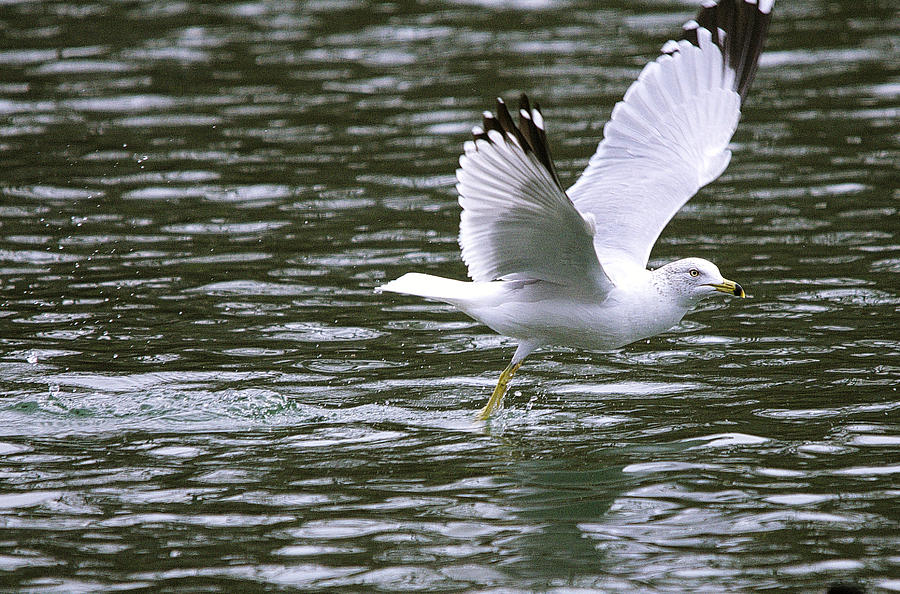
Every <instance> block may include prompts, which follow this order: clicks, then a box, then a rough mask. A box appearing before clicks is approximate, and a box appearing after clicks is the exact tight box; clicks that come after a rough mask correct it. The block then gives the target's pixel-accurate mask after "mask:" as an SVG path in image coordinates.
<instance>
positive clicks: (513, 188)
mask: <svg viewBox="0 0 900 594" xmlns="http://www.w3.org/2000/svg"><path fill="white" fill-rule="evenodd" d="M519 107H520V108H519V124H518V126H517V125H516V124H514V123H513V120H512V118H511V117H510V115H509V111H508V110H507V108H506V105H505V104H504V103H503V100H502V99H498V100H497V115H496V116H494V115H493V114H491V113H490V112H485V113H484V123H483V127H476V128H475V129H474V130H473V134H474V136H475V138H474V140H471V141H469V142H466V143H465V145H464V150H465V154H463V155H462V156H461V157H460V159H459V164H460V168H459V169H457V170H456V178H457V180H458V182H459V183H458V184H457V185H456V189H457V191H458V192H459V204H460V206H462V209H463V210H462V215H461V217H460V224H459V245H460V247H461V248H462V258H463V261H464V262H465V263H466V266H467V267H468V269H469V276H470V277H471V278H472V280H475V281H492V280H497V279H505V280H511V279H534V280H544V281H549V282H552V283H557V284H561V285H569V286H581V287H584V288H587V289H591V290H593V291H595V292H600V293H603V294H605V293H606V292H607V291H608V290H609V289H610V288H611V286H612V285H611V283H610V281H609V279H608V278H607V276H606V274H605V273H604V272H603V268H602V267H601V266H600V262H599V261H598V260H597V255H596V253H595V251H594V246H593V236H594V230H593V223H592V219H593V217H592V216H591V215H586V216H582V215H581V214H580V213H579V212H578V211H577V210H576V209H575V206H574V205H573V204H572V201H571V200H569V198H568V196H566V193H565V191H564V190H563V188H562V186H561V185H560V183H559V178H558V177H557V175H556V171H555V169H554V167H553V162H552V160H551V159H550V151H549V150H548V147H547V137H546V133H545V131H544V119H543V116H542V115H541V111H540V108H539V107H538V106H537V105H535V107H534V108H532V107H531V106H530V104H529V102H528V98H527V97H526V96H525V95H522V97H521V103H520V106H519Z"/></svg>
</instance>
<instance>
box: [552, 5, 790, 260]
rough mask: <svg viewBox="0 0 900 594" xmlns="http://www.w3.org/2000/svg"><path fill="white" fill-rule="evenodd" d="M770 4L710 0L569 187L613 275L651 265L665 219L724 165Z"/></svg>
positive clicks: (653, 66) (642, 82)
mask: <svg viewBox="0 0 900 594" xmlns="http://www.w3.org/2000/svg"><path fill="white" fill-rule="evenodd" d="M773 3H774V0H759V3H757V2H756V0H721V1H720V2H718V3H715V2H711V1H707V2H704V4H703V7H702V9H701V10H700V12H699V14H698V15H697V18H696V19H695V20H692V21H689V22H688V23H686V24H685V25H684V39H682V40H681V41H678V42H675V41H669V42H668V43H666V44H665V45H664V46H663V48H662V52H663V55H661V56H660V57H659V58H658V59H657V60H655V61H653V62H650V63H649V64H647V66H646V67H645V68H644V69H643V71H642V72H641V74H640V76H639V77H638V79H637V81H635V82H634V83H633V84H632V85H631V87H630V88H629V89H628V92H626V93H625V97H624V99H623V100H622V101H620V102H619V103H618V104H616V106H615V108H614V109H613V111H612V115H611V117H610V120H609V122H608V123H607V124H606V126H605V127H604V131H603V135H604V138H603V140H602V141H601V142H600V145H599V146H598V147H597V152H596V153H595V154H594V155H593V157H591V160H590V162H589V163H588V167H587V169H586V170H585V171H584V173H582V175H581V177H580V178H579V179H578V181H577V182H576V183H575V185H573V186H572V187H571V188H569V192H568V194H569V196H570V197H571V199H572V202H573V203H574V204H575V207H576V208H577V209H578V210H579V211H580V212H581V213H584V214H593V215H594V217H595V219H596V231H597V232H596V235H595V236H594V246H595V248H596V250H597V255H598V257H599V259H600V261H601V262H602V263H603V265H604V266H605V267H606V269H607V271H608V272H613V273H614V269H615V268H616V267H617V266H619V265H626V266H632V265H637V266H640V267H641V268H645V267H646V265H647V260H648V259H649V257H650V250H651V249H652V248H653V244H654V243H656V240H657V238H658V237H659V234H660V233H661V232H662V230H663V228H664V227H665V226H666V225H667V224H668V222H669V220H671V218H672V217H673V216H675V213H676V212H678V209H680V208H681V207H682V206H683V205H684V204H685V203H686V202H687V201H688V200H689V199H690V198H691V196H693V195H694V194H695V193H696V192H697V190H699V189H700V188H701V187H703V186H705V185H706V184H708V183H709V182H711V181H713V180H714V179H716V178H717V177H719V175H721V173H722V172H723V171H724V170H725V167H727V165H728V162H729V160H730V159H731V151H729V150H728V149H727V146H728V143H729V141H730V140H731V137H732V135H733V134H734V130H735V128H736V127H737V123H738V119H739V118H740V109H741V101H742V100H743V98H744V97H745V96H746V94H747V91H748V90H749V88H750V83H751V82H752V81H753V77H754V75H755V73H756V68H757V62H758V60H759V55H760V53H761V52H762V46H763V41H764V39H765V35H766V31H767V29H768V26H769V20H770V18H771V10H772V5H773Z"/></svg>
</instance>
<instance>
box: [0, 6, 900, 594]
mask: <svg viewBox="0 0 900 594" xmlns="http://www.w3.org/2000/svg"><path fill="white" fill-rule="evenodd" d="M890 4H891V3H889V2H879V1H868V2H851V1H844V2H836V1H830V2H825V1H814V0H807V1H802V2H801V1H797V2H782V3H779V5H778V6H777V7H776V10H777V12H776V16H775V19H774V22H773V24H772V29H771V36H770V40H769V43H768V50H767V53H766V54H765V56H764V58H763V63H762V66H761V69H760V72H759V75H758V78H757V82H756V84H755V87H754V89H753V91H752V92H751V95H750V98H749V100H748V102H747V104H746V106H745V109H744V115H743V119H742V122H741V125H740V127H739V129H738V131H737V134H736V136H735V139H734V144H733V147H732V148H733V151H734V157H733V159H732V163H731V166H730V167H729V169H728V170H727V171H726V173H725V174H724V175H723V176H722V178H720V180H719V181H717V182H716V183H715V184H713V185H711V186H709V187H707V188H706V189H704V190H702V191H701V193H700V195H699V196H698V197H697V198H695V199H694V200H693V201H692V202H691V203H689V204H688V206H687V207H686V208H685V209H684V210H683V211H682V212H681V213H679V215H678V216H677V217H676V219H675V220H674V221H673V222H672V224H671V225H670V226H669V227H668V228H667V229H666V231H665V232H664V233H663V236H662V237H661V239H660V242H659V243H658V245H657V247H656V249H655V250H654V253H653V256H652V261H651V264H652V265H654V266H656V265H660V264H663V263H665V262H668V261H670V260H673V259H676V258H680V257H684V256H688V255H694V256H701V257H705V258H708V259H711V260H713V261H715V262H716V263H717V264H718V265H719V267H720V268H721V269H722V270H723V272H724V273H725V274H726V276H728V277H729V278H733V279H735V280H737V281H739V282H740V283H741V284H742V285H743V286H744V287H745V288H747V290H748V292H749V293H750V294H751V296H752V299H747V300H742V301H737V300H731V301H728V302H726V301H725V300H722V301H715V302H710V303H708V304H706V305H704V307H702V308H701V309H700V310H699V311H697V312H695V313H694V314H692V315H690V316H689V317H688V318H687V319H686V320H685V321H684V323H683V324H682V325H680V326H679V327H678V328H676V329H674V330H673V331H672V332H670V333H668V334H665V335H663V336H660V337H657V338H654V339H652V340H650V341H646V342H641V343H639V344H636V345H632V346H629V347H627V348H624V349H621V350H619V351H615V352H612V353H587V352H581V351H575V350H571V349H555V350H548V351H543V352H541V353H539V354H537V355H535V356H533V357H532V358H530V359H529V361H528V363H527V364H526V365H525V366H524V367H523V368H522V369H521V370H520V372H519V373H518V374H517V376H516V378H515V383H514V386H513V390H512V391H511V393H510V395H509V396H508V399H507V407H506V408H505V409H504V411H503V412H502V413H501V414H500V415H498V417H497V418H496V419H494V420H493V421H492V422H491V423H490V424H489V425H483V424H479V423H476V422H474V421H473V413H474V412H475V411H476V410H477V409H478V408H479V407H480V406H482V405H483V403H484V402H485V400H486V398H487V396H488V394H489V392H490V389H491V387H492V385H493V383H494V382H495V381H496V377H497V375H498V373H499V371H500V370H501V369H502V368H503V367H504V365H505V364H506V362H507V360H508V358H509V357H510V356H511V355H512V350H513V349H512V347H513V344H512V343H511V342H510V341H508V340H506V339H503V338H500V337H497V336H495V335H494V334H493V333H491V332H490V331H489V330H488V329H486V328H484V327H483V326H480V325H478V324H477V323H475V322H473V321H471V320H469V319H467V318H466V317H464V316H463V315H461V314H459V313H457V312H455V311H453V310H452V309H451V308H449V307H446V306H443V305H440V304H434V303H428V302H424V301H420V300H416V299H412V298H406V297H400V296H393V295H375V294H373V292H372V288H373V287H374V286H376V285H377V284H380V283H381V282H383V281H385V280H388V279H391V278H394V277H396V276H399V275H400V274H402V273H404V272H407V271H419V272H429V273H433V274H440V275H444V276H451V277H456V278H464V277H465V268H464V266H463V264H462V263H461V261H460V259H459V249H458V246H457V244H456V234H457V230H458V221H459V208H458V206H457V204H456V201H455V191H454V188H453V184H454V177H453V174H454V170H455V167H456V161H457V158H458V155H459V153H460V150H461V145H462V142H463V141H464V140H466V139H467V138H468V134H469V130H470V128H471V126H472V125H474V124H475V123H477V122H478V119H479V114H480V112H481V111H482V110H483V109H485V108H488V107H490V106H491V104H492V102H493V98H494V97H496V96H498V95H502V96H504V97H506V98H507V99H509V100H513V99H514V97H515V96H517V95H518V93H519V92H522V91H525V92H528V93H529V94H531V95H532V96H533V97H534V98H536V99H537V100H538V101H539V102H540V103H541V105H542V106H543V108H544V114H545V118H546V120H547V125H548V128H549V134H550V140H551V145H552V149H553V151H554V154H555V156H556V159H557V164H558V168H559V171H560V175H561V177H562V178H563V180H564V183H566V182H568V183H571V182H572V181H574V179H575V177H576V176H577V174H578V173H579V172H580V171H581V169H582V168H583V167H584V166H585V164H586V161H587V158H588V157H589V156H590V154H591V153H592V152H593V150H594V148H595V146H596V143H597V141H598V140H599V138H600V135H601V132H602V125H603V123H604V122H605V120H606V118H607V117H608V115H609V112H610V110H611V108H612V106H613V104H614V103H615V101H617V100H618V99H619V98H621V96H622V94H623V93H624V91H625V89H626V88H627V86H628V84H629V83H630V82H631V80H633V79H634V77H635V76H636V75H637V73H638V71H639V69H640V67H641V66H642V65H643V64H644V63H645V62H646V61H647V60H648V59H649V58H650V57H653V56H655V55H656V52H657V51H658V49H659V47H660V46H661V45H662V43H663V42H664V41H665V40H666V39H667V38H668V37H669V36H670V35H672V34H673V32H675V31H677V30H678V27H679V26H680V24H681V23H682V22H683V21H684V20H686V19H687V18H689V17H690V16H691V15H692V13H693V11H694V3H693V2H668V1H659V0H654V1H647V2H624V1H622V2H608V3H603V4H602V6H600V7H597V6H595V5H594V3H590V2H581V1H572V2H553V3H551V2H542V1H510V2H499V1H498V2H495V1H473V2H465V1H462V2H437V1H431V0H429V1H425V2H418V3H412V2H396V3H380V2H356V1H343V0H321V1H315V2H286V3H285V2H266V1H260V2H256V1H252V0H251V1H249V2H242V3H218V2H208V3H203V2H193V1H185V2H130V3H118V2H96V3H90V4H82V3H65V2H41V3H37V2H24V1H23V2H17V1H15V0H13V1H10V2H5V3H4V4H3V6H2V7H0V23H2V28H3V36H4V39H5V43H4V46H3V48H2V49H0V116H2V117H0V132H2V134H0V157H2V159H0V291H2V292H0V303H2V307H0V393H2V396H0V527H2V533H0V535H2V538H0V584H2V587H3V588H8V589H21V590H25V591H66V592H71V591H103V590H114V589H116V590H117V589H140V588H148V589H153V590H163V591H172V590H179V591H182V590H188V589H195V590H203V591H215V590H225V591H234V590H237V589H270V590H276V589H315V590H327V589H335V590H353V591H360V590H441V591H447V590H471V589H490V588H501V589H504V588H505V589H514V590H516V589H518V590H525V589H554V588H559V589H572V588H587V589H597V590H603V591H636V590H640V591H654V590H658V591H684V590H705V591H721V590H725V591H760V590H780V589H783V590H786V591H797V590H800V591H822V590H823V589H824V588H825V586H827V585H828V584H831V583H835V582H839V581H852V582H857V583H861V584H863V585H865V586H867V587H868V588H870V589H871V590H873V591H897V590H900V579H898V575H900V557H898V555H897V550H898V549H900V539H898V534H900V532H898V528H900V517H898V513H897V509H900V486H898V481H897V477H898V474H900V456H898V452H900V423H898V419H900V412H898V411H900V396H898V391H897V389H898V384H900V361H898V354H900V341H898V337H897V312H898V306H900V292H898V286H900V283H898V272H900V253H898V231H900V225H898V222H897V221H898V216H897V204H898V202H897V198H898V194H897V184H896V179H897V169H896V164H897V158H898V151H897V117H898V96H900V81H898V70H897V66H896V64H897V60H896V56H897V43H896V38H897V31H898V26H897V23H898V20H897V15H896V12H895V10H894V9H893V7H891V6H890Z"/></svg>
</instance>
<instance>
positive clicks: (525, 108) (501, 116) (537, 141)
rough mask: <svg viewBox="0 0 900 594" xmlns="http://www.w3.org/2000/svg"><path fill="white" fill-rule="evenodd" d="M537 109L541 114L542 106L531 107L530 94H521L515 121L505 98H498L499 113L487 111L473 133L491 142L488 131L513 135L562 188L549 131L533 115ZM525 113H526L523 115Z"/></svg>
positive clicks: (523, 148) (476, 137)
mask: <svg viewBox="0 0 900 594" xmlns="http://www.w3.org/2000/svg"><path fill="white" fill-rule="evenodd" d="M533 110H536V111H537V112H538V114H540V115H541V119H542V120H543V114H541V108H540V106H539V105H538V104H537V103H535V104H534V107H533V108H532V107H531V102H530V101H529V100H528V96H527V95H525V93H522V94H521V95H520V96H519V123H518V125H516V123H515V122H514V121H513V119H512V116H511V115H510V113H509V109H507V107H506V103H505V102H504V101H503V99H500V98H499V97H498V98H497V114H496V115H494V114H492V113H488V112H486V113H485V114H484V118H483V126H482V130H481V132H480V133H476V134H473V136H474V137H475V140H486V141H488V142H491V139H490V136H489V135H488V132H490V131H491V130H496V131H497V132H499V133H500V134H502V135H504V136H508V137H513V138H515V139H516V141H517V142H518V143H519V145H520V146H521V147H522V150H524V151H525V152H526V153H533V154H534V156H535V157H537V159H538V161H540V163H541V164H542V165H543V166H544V167H545V168H546V169H547V171H548V172H549V173H550V175H551V177H553V180H554V181H555V182H556V184H557V185H558V186H559V187H560V188H562V184H561V183H560V181H559V175H557V173H556V166H555V165H554V164H553V158H552V157H551V156H550V147H549V146H548V144H547V133H546V132H545V131H544V129H543V128H541V127H539V126H538V125H537V124H536V123H535V121H534V118H533V117H532V115H531V114H532V111H533ZM523 114H524V115H523Z"/></svg>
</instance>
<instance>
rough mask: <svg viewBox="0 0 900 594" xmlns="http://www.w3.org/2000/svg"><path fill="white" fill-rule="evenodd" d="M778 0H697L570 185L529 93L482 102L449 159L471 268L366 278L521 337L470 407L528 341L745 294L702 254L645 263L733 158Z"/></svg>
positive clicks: (594, 342)
mask: <svg viewBox="0 0 900 594" xmlns="http://www.w3.org/2000/svg"><path fill="white" fill-rule="evenodd" d="M773 3H774V0H759V2H757V1H756V0H721V1H720V2H718V3H716V2H711V1H706V2H704V3H703V5H702V7H701V9H700V12H699V14H698V15H697V17H696V19H694V20H691V21H689V22H688V23H686V24H685V25H684V38H683V39H682V40H681V41H677V42H676V41H669V42H667V43H666V44H665V45H663V47H662V54H661V55H660V57H659V58H657V59H656V60H655V61H653V62H650V63H649V64H647V66H646V67H644V69H643V70H642V71H641V73H640V75H639V76H638V79H637V80H636V81H635V82H634V83H633V84H632V85H631V87H630V88H629V89H628V92H626V93H625V97H624V99H623V100H622V101H620V102H619V103H618V104H616V106H615V108H614V109H613V111H612V115H611V116H610V120H609V122H608V123H607V124H606V126H605V127H604V131H603V136H604V138H603V140H602V141H601V142H600V145H599V146H598V147H597V151H596V153H595V154H594V155H593V157H591V159H590V161H589V163H588V166H587V169H585V171H584V173H582V174H581V177H580V178H579V179H578V180H577V181H576V182H575V184H574V185H573V186H572V187H570V188H569V189H568V190H565V189H563V187H562V185H561V183H560V180H559V177H558V176H557V174H556V168H555V167H554V165H553V161H552V159H551V157H550V151H549V150H548V146H547V137H546V134H545V129H544V118H543V116H542V114H541V110H540V108H539V106H538V105H537V104H535V105H534V106H533V107H532V106H531V105H530V103H529V101H528V98H527V97H526V96H525V95H522V97H521V99H520V104H519V123H518V125H516V124H515V123H514V122H513V119H512V118H511V117H510V114H509V111H508V110H507V108H506V105H505V104H504V102H503V100H502V99H498V100H497V113H496V114H492V113H490V112H485V113H484V122H483V125H482V126H480V127H476V128H474V129H473V135H474V140H472V141H468V142H466V143H465V145H464V151H465V154H464V155H462V156H461V157H460V160H459V163H460V167H459V169H457V171H456V177H457V180H458V184H457V186H456V188H457V191H458V192H459V204H460V206H461V207H462V215H461V219H460V225H459V228H460V231H459V244H460V247H461V248H462V258H463V261H464V262H465V263H466V266H467V267H468V272H469V276H470V277H471V279H472V282H463V281H458V280H451V279H447V278H441V277H437V276H432V275H428V274H419V273H409V274H405V275H403V276H401V277H400V278H398V279H397V280H394V281H391V282H389V283H387V284H385V285H383V286H381V287H378V289H376V290H378V291H391V292H394V293H404V294H408V295H417V296H420V297H425V298H428V299H435V300H438V301H443V302H446V303H449V304H451V305H454V306H456V307H457V308H459V309H460V310H462V311H463V312H465V313H466V314H468V315H469V316H471V317H473V318H475V319H476V320H478V321H480V322H482V323H484V324H485V325H487V326H488V327H490V328H491V329H493V330H494V331H496V332H498V333H500V334H503V335H505V336H509V337H512V338H514V339H515V340H516V341H517V342H518V347H517V348H516V352H515V354H514V355H513V358H512V361H510V363H509V365H508V366H507V367H506V369H504V370H503V373H501V374H500V380H499V381H498V382H497V387H496V388H495V389H494V391H493V393H492V394H491V397H490V400H488V403H487V405H486V406H485V407H484V408H483V409H482V410H481V413H480V418H482V419H487V418H488V417H489V416H490V415H491V413H492V412H493V411H494V410H495V409H496V408H497V407H498V406H499V405H500V403H501V401H502V399H503V395H504V394H505V392H506V387H507V384H508V383H509V380H510V378H511V377H512V375H513V374H514V373H515V372H516V370H517V369H518V368H519V366H520V365H521V364H522V362H523V361H524V360H525V357H527V356H528V355H529V354H530V353H531V352H532V351H534V350H535V349H536V348H538V347H542V346H548V345H571V346H577V347H581V348H586V349H594V350H606V349H614V348H618V347H621V346H624V345H626V344H629V343H631V342H634V341H636V340H640V339H644V338H649V337H651V336H655V335H657V334H660V333H661V332H665V331H666V330H668V329H670V328H671V327H673V326H674V325H676V324H677V323H678V322H680V321H681V319H682V318H683V317H684V315H685V314H687V313H688V312H689V311H690V310H691V309H693V308H694V307H695V306H696V305H697V304H698V303H699V302H700V301H701V300H702V299H704V298H706V297H710V296H712V295H716V294H723V293H724V294H726V295H734V296H738V297H744V296H745V294H744V290H743V289H742V288H741V286H740V285H739V284H737V283H736V282H734V281H730V280H727V279H725V278H723V277H722V274H721V273H720V272H719V269H718V268H717V267H716V266H715V265H714V264H713V263H712V262H709V261H707V260H703V259H701V258H686V259H683V260H677V261H675V262H671V263H669V264H666V265H665V266H663V267H661V268H658V269H656V270H648V269H647V261H648V259H649V257H650V250H651V249H652V248H653V244H654V243H655V242H656V239H657V238H658V237H659V234H660V233H661V232H662V230H663V228H664V227H665V226H666V225H667V224H668V222H669V220H670V219H671V218H672V217H673V216H674V215H675V213H676V212H677V211H678V210H679V209H680V208H681V207H682V206H683V205H684V204H685V203H686V202H687V201H688V200H689V199H690V198H691V196H693V195H694V194H695V193H696V192H697V190H699V189H700V188H701V187H703V186H705V185H706V184H708V183H710V182H711V181H713V180H714V179H716V178H717V177H719V175H720V174H721V173H722V171H724V170H725V167H726V166H727V165H728V162H729V160H730V159H731V151H729V150H728V143H729V141H730V140H731V137H732V135H733V134H734V130H735V128H736V127H737V123H738V119H739V118H740V109H741V102H742V100H743V99H744V97H746V95H747V91H748V90H749V88H750V83H751V82H752V81H753V77H754V74H755V73H756V68H757V63H758V60H759V55H760V52H761V51H762V46H763V41H764V39H765V36H766V30H767V29H768V25H769V20H770V18H771V11H772V6H773Z"/></svg>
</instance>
